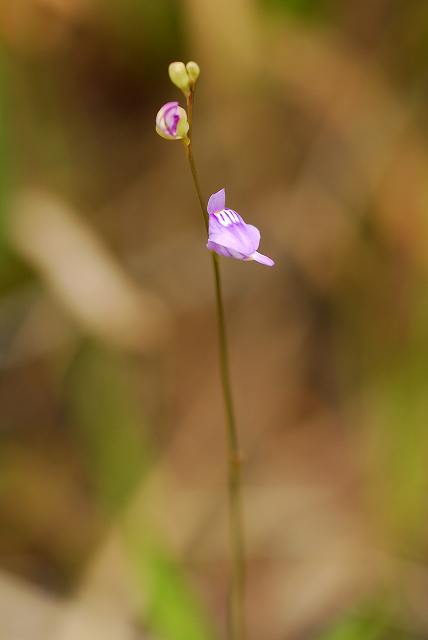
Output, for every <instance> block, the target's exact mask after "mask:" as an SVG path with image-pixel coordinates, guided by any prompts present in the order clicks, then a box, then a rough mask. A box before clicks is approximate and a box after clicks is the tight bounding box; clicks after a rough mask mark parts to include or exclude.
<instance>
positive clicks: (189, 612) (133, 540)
mask: <svg viewBox="0 0 428 640" xmlns="http://www.w3.org/2000/svg"><path fill="white" fill-rule="evenodd" d="M127 540H128V549H129V552H130V558H131V561H132V565H133V570H134V572H135V575H136V579H137V581H138V584H139V585H140V588H141V591H142V593H143V596H145V599H146V600H147V603H146V607H145V610H144V614H143V615H144V622H145V624H146V625H147V626H148V627H149V628H150V629H151V630H153V631H154V632H155V634H156V637H159V638H160V639H162V640H214V638H215V637H216V635H215V634H214V631H213V629H212V626H211V624H210V623H209V621H208V618H207V615H206V613H205V611H204V609H203V607H202V606H201V604H200V602H199V601H198V599H197V598H196V596H195V595H194V594H193V592H192V590H191V589H190V588H189V586H188V583H187V580H186V579H185V577H184V573H183V571H182V569H181V568H180V566H179V565H178V564H177V563H176V562H175V561H174V559H173V558H172V556H171V554H169V553H168V551H167V550H166V548H165V547H164V546H163V545H162V544H161V543H160V539H159V536H157V535H155V534H154V533H153V531H151V530H150V527H149V526H147V525H146V526H144V527H143V529H142V530H141V531H139V530H138V528H136V527H135V528H133V529H132V531H131V532H129V533H128V536H127Z"/></svg>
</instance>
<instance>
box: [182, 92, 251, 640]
mask: <svg viewBox="0 0 428 640" xmlns="http://www.w3.org/2000/svg"><path fill="white" fill-rule="evenodd" d="M193 97H194V93H193V91H192V92H191V93H190V95H189V96H188V97H187V117H188V120H189V132H188V144H186V143H185V145H184V147H185V149H186V156H187V159H188V162H189V166H190V171H191V173H192V177H193V182H194V185H195V189H196V193H197V195H198V200H199V204H200V206H201V211H202V216H203V219H204V224H205V228H206V229H207V231H208V214H207V211H206V208H205V201H204V198H203V197H202V192H201V187H200V185H199V179H198V174H197V171H196V166H195V160H194V157H193V149H192V116H193ZM211 259H212V265H213V271H214V283H215V297H216V310H217V330H218V345H219V358H220V374H221V382H222V388H223V398H224V404H225V409H226V426H227V444H228V453H229V456H228V457H229V460H228V471H229V475H228V496H229V528H230V543H231V553H232V565H233V566H232V579H231V589H230V603H229V607H230V608H229V638H230V639H231V640H245V637H246V633H245V617H244V597H245V547H244V527H243V519H242V504H241V456H240V451H239V443H238V432H237V428H236V420H235V412H234V409H233V396H232V385H231V380H230V367H229V351H228V345H227V334H226V320H225V315H224V305H223V294H222V284H221V274H220V264H219V259H218V255H217V254H216V253H214V252H211Z"/></svg>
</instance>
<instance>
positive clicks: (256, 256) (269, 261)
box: [247, 251, 275, 267]
mask: <svg viewBox="0 0 428 640" xmlns="http://www.w3.org/2000/svg"><path fill="white" fill-rule="evenodd" d="M247 260H255V261H256V262H260V264H265V265H266V266H267V267H273V266H274V264H275V262H274V261H273V260H272V258H269V257H268V256H264V255H263V254H262V253H259V252H258V251H254V253H252V254H251V255H250V256H249V257H248V258H247Z"/></svg>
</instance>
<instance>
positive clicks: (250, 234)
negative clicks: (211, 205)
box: [208, 209, 260, 256]
mask: <svg viewBox="0 0 428 640" xmlns="http://www.w3.org/2000/svg"><path fill="white" fill-rule="evenodd" d="M227 212H228V209H226V210H224V212H217V215H220V214H221V215H223V216H224V215H227ZM232 213H234V214H235V216H236V217H237V219H238V222H230V224H228V225H227V226H225V224H224V223H223V224H222V223H221V222H219V220H218V219H217V215H216V214H212V215H210V220H209V234H208V239H209V240H210V241H212V242H215V243H216V244H218V245H221V246H223V247H225V248H226V249H230V250H231V251H234V252H237V253H239V254H242V255H243V256H250V255H251V254H252V253H254V252H255V251H256V250H257V249H258V247H259V244H260V231H259V230H258V229H257V227H253V225H251V224H245V222H244V221H243V220H242V218H241V216H239V214H236V213H235V212H232Z"/></svg>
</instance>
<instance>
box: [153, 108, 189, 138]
mask: <svg viewBox="0 0 428 640" xmlns="http://www.w3.org/2000/svg"><path fill="white" fill-rule="evenodd" d="M156 131H157V132H158V134H159V135H160V136H162V138H165V139H166V140H181V139H183V138H186V137H187V132H188V131H189V123H188V122H187V113H186V111H185V110H184V109H182V108H181V107H180V106H179V104H178V102H167V103H166V104H164V105H163V107H162V108H161V109H159V111H158V114H157V116H156Z"/></svg>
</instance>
